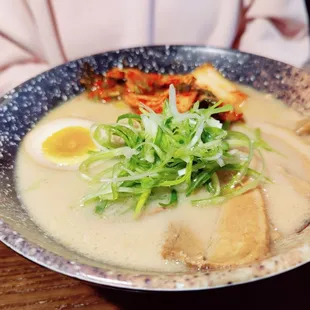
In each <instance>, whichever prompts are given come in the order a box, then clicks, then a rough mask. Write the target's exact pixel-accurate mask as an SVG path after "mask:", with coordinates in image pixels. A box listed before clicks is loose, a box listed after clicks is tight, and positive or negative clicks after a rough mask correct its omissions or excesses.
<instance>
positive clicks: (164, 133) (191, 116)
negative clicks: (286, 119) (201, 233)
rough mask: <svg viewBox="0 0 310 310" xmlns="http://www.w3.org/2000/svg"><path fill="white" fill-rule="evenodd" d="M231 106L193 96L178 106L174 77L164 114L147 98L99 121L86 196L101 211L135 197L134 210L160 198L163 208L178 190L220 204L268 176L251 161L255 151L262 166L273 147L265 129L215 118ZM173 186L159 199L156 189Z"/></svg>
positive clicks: (86, 171) (173, 202) (86, 165)
mask: <svg viewBox="0 0 310 310" xmlns="http://www.w3.org/2000/svg"><path fill="white" fill-rule="evenodd" d="M231 110H232V107H231V106H229V105H224V106H221V102H217V103H215V104H213V105H212V106H210V107H209V108H207V109H199V103H195V104H194V106H193V107H192V109H191V110H190V111H188V112H187V113H183V114H182V113H179V112H178V109H177V105H176V93H175V88H174V87H173V85H171V86H170V89H169V101H168V100H167V101H165V103H164V108H163V112H162V114H156V113H155V112H154V111H153V110H152V109H150V108H149V107H147V106H144V105H141V106H140V111H141V115H137V114H133V113H127V114H123V115H121V116H119V117H118V119H117V122H116V123H115V124H109V125H107V124H99V125H96V126H95V128H94V129H93V130H92V137H93V140H94V142H95V143H96V145H97V146H98V147H99V151H97V152H91V153H89V157H88V158H87V159H86V160H85V161H84V162H83V163H82V164H81V166H80V173H81V175H82V177H83V178H84V179H85V180H87V181H88V182H90V184H91V185H93V186H94V187H95V188H96V190H94V191H93V192H91V193H90V194H88V195H86V196H85V197H84V198H83V199H82V203H83V204H87V203H93V204H94V205H95V212H96V213H98V214H101V213H103V212H104V211H105V210H106V208H108V207H110V206H111V208H120V209H122V207H121V206H122V205H124V204H128V201H131V202H133V203H134V206H135V207H134V208H130V210H133V212H134V215H135V217H139V216H140V215H141V214H142V213H143V212H144V210H145V209H146V208H147V207H148V204H149V203H150V202H151V201H152V202H154V200H155V202H156V201H157V202H158V204H160V205H161V206H162V207H165V208H167V207H171V206H177V204H178V194H179V193H185V196H191V195H193V194H194V193H196V192H197V191H200V192H201V191H202V192H204V193H205V197H204V198H201V199H199V200H193V201H192V202H193V204H194V205H197V204H198V205H206V204H219V203H222V202H224V201H225V200H227V199H231V198H233V197H235V196H237V195H241V194H242V193H244V192H245V191H248V190H250V189H253V188H255V187H257V186H258V185H259V184H260V183H262V182H265V181H270V180H269V179H268V178H266V177H265V176H264V171H263V169H262V170H261V171H256V170H254V169H252V168H250V165H251V163H252V160H253V158H254V157H256V158H260V160H261V162H262V165H261V166H264V159H263V157H262V154H261V152H260V150H267V151H272V149H271V148H270V147H269V146H268V144H266V142H264V141H263V139H262V138H261V134H260V131H259V130H256V131H254V133H253V137H252V138H251V137H249V136H248V135H246V134H244V133H241V132H237V131H233V130H229V124H228V123H225V124H224V125H223V124H222V123H220V122H219V121H218V120H216V119H215V118H213V116H214V115H216V114H218V113H222V112H227V111H231ZM257 155H258V157H257ZM224 171H225V174H226V177H225V180H221V175H222V174H223V172H224ZM227 173H228V176H227ZM167 188H171V192H170V200H169V202H168V203H163V202H160V197H159V196H158V194H155V192H156V193H158V192H160V190H161V189H167ZM158 190H159V191H158Z"/></svg>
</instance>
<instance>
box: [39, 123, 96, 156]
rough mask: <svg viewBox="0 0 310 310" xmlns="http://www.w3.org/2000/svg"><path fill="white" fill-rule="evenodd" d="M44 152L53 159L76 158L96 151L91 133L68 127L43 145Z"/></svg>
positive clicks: (79, 128)
mask: <svg viewBox="0 0 310 310" xmlns="http://www.w3.org/2000/svg"><path fill="white" fill-rule="evenodd" d="M42 148H43V152H44V153H45V154H46V155H48V156H52V157H62V158H69V157H76V156H83V155H85V154H87V152H88V151H91V150H95V149H96V146H95V144H94V142H93V141H92V139H91V136H90V131H89V129H87V128H84V127H79V126H75V127H67V128H64V129H61V130H59V131H57V132H55V133H54V134H52V135H51V136H49V137H48V138H47V139H46V140H45V141H44V142H43V145H42Z"/></svg>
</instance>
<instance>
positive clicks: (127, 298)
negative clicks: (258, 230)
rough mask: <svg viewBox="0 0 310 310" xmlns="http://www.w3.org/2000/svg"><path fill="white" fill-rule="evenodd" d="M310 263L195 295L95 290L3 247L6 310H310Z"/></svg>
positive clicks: (0, 294) (0, 269)
mask: <svg viewBox="0 0 310 310" xmlns="http://www.w3.org/2000/svg"><path fill="white" fill-rule="evenodd" d="M309 289H310V264H307V265H305V266H303V267H300V268H298V269H295V270H293V271H291V272H288V273H285V274H282V275H280V276H277V277H273V278H270V279H268V280H263V281H256V282H254V283H251V284H246V285H238V286H233V287H230V288H224V289H214V290H209V291H204V292H189V293H141V292H128V291H121V290H113V289H103V288H98V287H94V286H91V285H89V284H86V283H83V282H81V281H78V280H74V279H71V278H69V277H66V276H63V275H60V274H57V273H55V272H53V271H50V270H48V269H46V268H43V267H40V266H38V265H36V264H34V263H32V262H30V261H28V260H27V259H25V258H23V257H22V256H20V255H18V254H16V253H15V252H13V251H12V250H10V249H8V248H7V247H6V246H5V245H4V244H2V243H1V242H0V309H1V310H2V309H8V310H10V309H14V310H17V309H23V310H28V309H29V310H37V309H47V310H49V309H59V310H60V309H61V310H67V309H103V310H105V309H135V310H136V309H169V310H171V309H190V310H192V309H193V310H194V309H216V310H220V309H247V310H252V309H260V310H263V309H266V310H268V309H269V306H268V305H270V304H272V307H273V309H275V310H277V309H281V310H282V309H283V310H285V309H298V310H299V309H307V308H309V303H310V302H309V299H310V298H309V294H310V290H309Z"/></svg>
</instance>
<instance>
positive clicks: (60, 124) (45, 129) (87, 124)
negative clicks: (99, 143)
mask: <svg viewBox="0 0 310 310" xmlns="http://www.w3.org/2000/svg"><path fill="white" fill-rule="evenodd" d="M93 125H94V123H93V122H91V121H89V120H84V119H78V118H61V119H56V120H53V121H51V122H48V123H46V124H44V125H39V126H37V127H35V128H34V129H32V130H31V131H30V132H29V133H28V134H27V136H26V137H25V141H24V146H25V150H26V152H27V154H28V155H29V156H30V157H31V158H32V159H33V160H35V161H36V162H37V163H39V164H41V165H43V166H45V167H48V168H56V169H62V170H77V169H78V167H79V165H80V164H81V162H82V161H83V160H85V159H86V158H87V156H88V155H87V154H86V155H82V156H74V157H73V158H68V159H67V160H65V159H63V160H61V162H59V161H57V162H55V161H53V160H52V159H51V158H49V157H46V155H45V154H44V152H43V143H44V141H45V140H46V139H47V138H48V137H50V136H51V135H53V134H54V133H56V132H58V131H60V130H62V129H64V128H68V127H76V126H78V127H82V128H85V129H88V130H89V131H90V132H91V128H92V126H93Z"/></svg>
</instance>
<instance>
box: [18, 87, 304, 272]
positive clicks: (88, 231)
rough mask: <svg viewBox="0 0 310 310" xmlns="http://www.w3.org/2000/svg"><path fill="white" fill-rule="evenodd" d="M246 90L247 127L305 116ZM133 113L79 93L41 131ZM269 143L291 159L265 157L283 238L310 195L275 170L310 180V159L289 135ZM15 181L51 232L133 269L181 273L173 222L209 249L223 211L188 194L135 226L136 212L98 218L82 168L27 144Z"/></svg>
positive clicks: (290, 123)
mask: <svg viewBox="0 0 310 310" xmlns="http://www.w3.org/2000/svg"><path fill="white" fill-rule="evenodd" d="M242 90H244V91H245V92H246V93H248V94H249V99H248V101H247V103H246V104H245V106H244V113H245V120H246V122H247V126H249V127H256V126H257V124H259V125H260V127H261V129H262V132H264V124H268V123H271V124H275V125H277V126H284V127H286V128H289V129H291V130H293V129H294V128H295V125H296V123H297V122H298V121H299V120H301V119H302V116H300V115H299V114H298V113H297V112H295V111H293V110H291V109H289V108H287V107H286V106H285V105H284V104H282V103H281V102H279V101H277V100H275V99H273V98H272V97H271V96H270V95H264V94H260V93H258V92H256V91H254V90H252V89H249V88H242ZM128 110H129V109H128V108H127V107H126V106H125V105H124V104H122V103H116V104H100V103H94V102H91V101H89V100H88V99H87V98H86V96H85V95H81V96H79V97H76V98H74V99H73V100H71V101H70V102H67V103H65V104H64V105H62V106H60V107H59V108H57V109H55V110H53V111H51V112H50V113H49V114H48V115H47V116H46V117H45V118H43V119H42V121H41V122H40V123H39V124H38V126H40V125H41V124H43V123H46V122H49V121H51V120H54V119H58V118H64V117H77V118H85V119H89V120H92V121H96V122H103V123H111V122H115V120H116V118H117V116H118V115H119V114H122V113H126V112H127V111H128ZM279 115H281V117H279ZM264 138H265V139H266V140H267V141H268V142H270V144H272V146H273V147H274V148H280V150H279V151H282V152H286V153H287V158H285V157H281V156H280V155H278V154H275V153H268V154H267V153H266V154H265V157H266V162H267V174H269V176H270V177H271V178H272V179H273V180H274V181H275V184H268V185H264V189H263V191H264V196H265V200H266V205H267V211H268V215H269V218H270V223H271V224H272V227H273V228H275V229H277V230H278V231H279V232H280V233H281V234H282V235H283V236H285V235H287V234H290V233H293V232H295V231H296V230H298V229H299V227H300V226H301V225H302V223H303V222H304V220H305V219H306V218H310V203H309V197H307V196H305V197H304V196H303V194H300V193H299V192H298V191H296V190H294V189H292V186H290V185H289V184H288V181H287V180H286V179H284V180H283V176H282V175H281V172H279V171H278V170H276V169H274V166H275V165H276V164H280V165H281V166H284V167H285V168H287V167H289V168H290V169H289V172H292V173H296V175H297V177H298V178H302V179H303V180H304V181H305V182H310V164H309V157H306V156H303V155H300V154H299V152H298V151H297V150H295V149H292V147H291V146H290V145H287V144H286V142H285V137H278V136H277V137H273V136H271V135H270V134H265V135H264ZM305 141H306V140H305ZM305 143H306V142H305ZM305 145H306V144H305ZM306 147H307V146H306ZM292 158H294V161H292V160H291V159H292ZM301 160H303V161H304V163H301ZM16 176H17V185H18V189H19V193H20V195H21V200H22V202H23V204H24V206H25V208H26V209H27V210H28V212H29V213H30V215H31V217H32V218H33V220H34V221H35V222H36V223H37V224H38V225H39V226H40V227H42V229H43V230H44V231H46V232H47V234H49V235H51V236H52V237H53V238H55V239H56V240H57V241H59V242H60V243H62V244H64V245H65V246H68V247H70V248H72V249H74V250H76V251H77V252H80V253H82V254H83V255H86V256H89V257H91V258H93V259H95V260H99V261H104V262H107V263H111V264H114V265H115V264H116V265H121V266H126V267H131V268H138V269H144V270H161V271H177V270H183V269H184V267H183V266H182V265H181V264H175V263H172V262H166V261H165V260H163V258H162V256H161V248H162V245H163V242H164V234H165V232H166V231H167V227H168V226H169V224H170V223H172V222H178V223H183V224H185V225H186V226H187V227H189V228H190V229H191V231H192V232H193V233H194V234H195V235H197V236H199V239H200V240H201V241H202V242H203V243H204V244H206V245H208V244H209V243H210V240H211V237H212V234H213V232H214V230H215V228H216V225H217V220H218V217H219V214H220V210H221V207H220V206H208V207H206V208H195V207H192V206H191V205H190V201H189V200H187V199H185V198H184V197H183V198H181V199H180V203H179V206H178V207H177V208H175V209H172V210H166V211H163V212H160V213H157V214H154V215H148V216H147V215H146V216H143V217H142V218H141V219H140V220H138V221H136V220H134V219H133V218H132V214H131V213H127V214H125V215H123V216H109V217H100V216H98V215H96V214H94V212H93V209H92V208H90V207H85V206H84V207H82V206H80V199H81V197H82V196H83V195H84V194H85V193H87V192H88V190H89V189H88V184H87V182H85V181H84V180H82V179H81V177H80V175H79V172H78V171H61V170H56V169H50V168H45V167H42V166H40V165H38V164H37V163H36V162H35V161H34V160H33V159H32V158H30V157H29V156H28V155H27V154H26V152H25V150H24V145H23V144H22V145H21V148H20V151H19V154H18V159H17V168H16ZM283 186H284V187H285V190H283Z"/></svg>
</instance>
